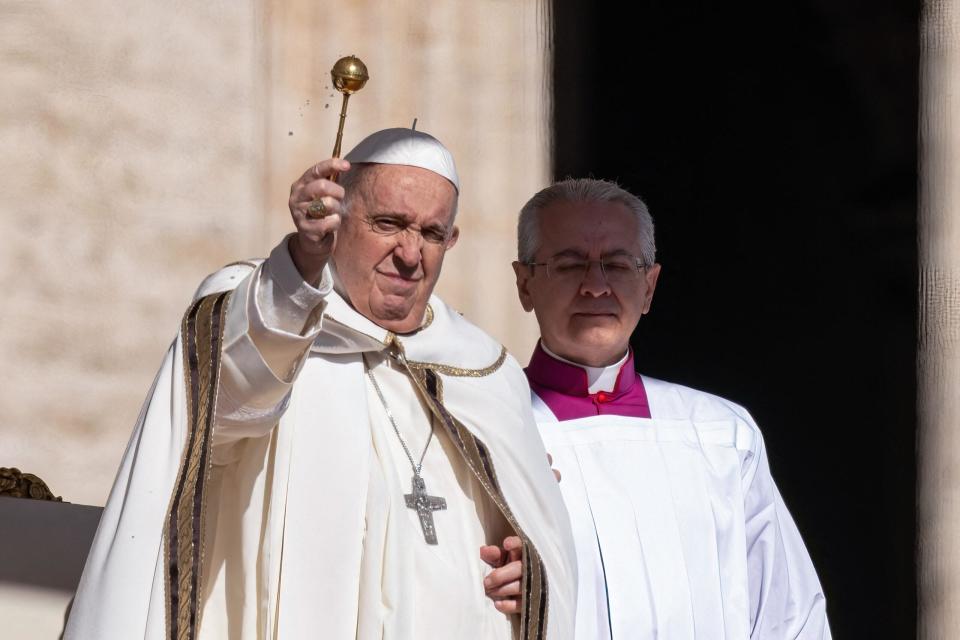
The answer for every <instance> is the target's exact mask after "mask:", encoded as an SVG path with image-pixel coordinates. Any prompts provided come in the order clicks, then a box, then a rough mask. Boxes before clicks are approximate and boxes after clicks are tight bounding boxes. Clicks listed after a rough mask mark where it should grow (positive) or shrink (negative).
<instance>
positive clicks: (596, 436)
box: [484, 179, 830, 640]
mask: <svg viewBox="0 0 960 640" xmlns="http://www.w3.org/2000/svg"><path fill="white" fill-rule="evenodd" d="M518 244H519V247H518V256H519V259H518V260H517V261H516V262H514V263H513V267H514V271H515V272H516V276H517V290H518V292H519V295H520V302H521V304H522V305H523V308H524V310H526V311H533V312H534V313H535V314H536V317H537V322H538V323H539V325H540V330H541V339H540V342H539V344H538V345H537V347H536V350H535V351H534V354H533V357H532V358H531V361H530V365H529V366H528V367H527V369H526V373H527V377H528V379H529V382H530V387H531V390H532V400H533V405H534V413H535V414H536V416H537V420H538V423H539V427H540V433H541V435H542V437H543V439H544V443H545V444H546V449H547V451H549V452H550V453H551V454H552V456H553V460H554V466H555V468H556V469H557V470H558V471H559V472H560V473H561V474H562V479H561V481H560V487H561V491H562V492H563V497H564V501H565V503H566V506H567V509H568V511H569V513H570V517H571V521H572V525H573V530H574V539H575V544H576V547H577V561H578V566H579V584H578V604H577V623H576V637H577V638H578V639H582V640H586V639H588V638H589V639H609V638H615V639H616V638H669V639H670V640H682V639H687V638H690V639H692V638H711V639H714V638H726V639H731V640H733V639H737V640H741V639H744V638H757V639H773V638H776V639H784V640H786V639H787V638H790V639H798V638H804V639H813V638H816V639H818V640H819V639H822V638H829V637H830V631H829V627H828V625H827V619H826V610H825V602H824V596H823V592H822V590H821V588H820V585H819V582H818V580H817V576H816V573H815V571H814V568H813V565H812V563H811V561H810V558H809V556H808V554H807V551H806V549H805V547H804V544H803V541H802V540H801V537H800V534H799V533H798V531H797V528H796V526H795V525H794V523H793V520H792V519H791V517H790V514H789V513H788V511H787V509H786V507H785V506H784V504H783V501H782V499H781V498H780V494H779V492H778V491H777V488H776V486H775V484H774V482H773V479H772V478H771V476H770V469H769V466H768V463H767V456H766V452H765V450H764V445H763V439H762V437H761V434H760V431H759V430H758V429H757V426H756V425H755V424H754V422H753V420H752V418H751V417H750V415H749V413H747V411H746V410H745V409H743V408H742V407H740V406H738V405H736V404H734V403H732V402H728V401H727V400H724V399H722V398H718V397H716V396H712V395H710V394H707V393H703V392H700V391H696V390H694V389H690V388H687V387H683V386H680V385H677V384H672V383H669V382H664V381H662V380H655V379H653V378H649V377H647V376H642V375H639V374H637V373H636V372H635V370H634V359H633V353H632V351H631V350H630V342H629V341H630V336H631V333H632V332H633V330H634V327H635V326H636V325H637V322H638V321H639V320H640V318H641V317H642V316H643V315H644V314H646V313H647V312H649V311H650V303H651V300H652V299H653V293H654V290H655V289H656V285H657V277H658V276H659V274H660V265H659V264H657V263H656V262H655V245H654V234H653V221H652V219H651V217H650V214H649V212H648V211H647V207H646V205H644V203H643V202H642V201H641V200H640V199H639V198H637V197H636V196H634V195H633V194H631V193H629V192H627V191H625V190H624V189H622V188H620V187H619V186H618V185H616V184H614V183H612V182H606V181H603V180H592V179H579V180H565V181H563V182H559V183H557V184H554V185H553V186H551V187H548V188H546V189H544V190H542V191H541V192H539V193H537V194H536V195H535V196H533V198H531V199H530V201H529V202H527V204H526V205H525V206H524V207H523V209H522V211H521V213H520V220H519V225H518ZM516 544H517V541H515V540H508V541H505V542H504V544H503V547H513V546H515V545H516ZM496 551H497V549H496V548H489V549H485V550H484V554H485V555H486V556H488V557H490V558H491V559H493V560H495V559H496V555H497V554H496ZM500 551H501V554H502V552H503V549H500ZM521 573H522V572H521V567H520V566H519V564H518V563H516V562H511V563H507V564H506V565H504V566H501V567H499V568H496V569H495V570H494V571H493V572H492V573H491V575H490V576H489V577H488V591H489V593H490V594H491V596H494V597H497V596H503V595H505V594H509V593H512V592H515V591H516V589H517V585H518V583H517V582H515V580H516V579H517V577H518V576H520V575H521Z"/></svg>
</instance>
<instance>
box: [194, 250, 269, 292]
mask: <svg viewBox="0 0 960 640" xmlns="http://www.w3.org/2000/svg"><path fill="white" fill-rule="evenodd" d="M263 261H264V260H263V258H251V259H249V260H240V261H238V262H232V263H230V264H228V265H226V266H225V267H221V268H220V269H218V270H217V271H214V272H213V273H211V274H210V275H208V276H207V277H206V278H204V279H203V282H201V283H200V286H199V287H197V291H196V293H194V294H193V299H194V301H197V300H199V299H200V298H203V297H205V296H209V295H210V294H212V293H220V292H221V291H231V290H233V289H236V288H237V285H238V284H240V282H241V281H242V280H243V279H244V278H246V277H247V276H248V275H250V273H251V272H252V271H254V270H255V269H256V268H257V267H259V266H260V265H261V264H263Z"/></svg>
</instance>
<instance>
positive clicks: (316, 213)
mask: <svg viewBox="0 0 960 640" xmlns="http://www.w3.org/2000/svg"><path fill="white" fill-rule="evenodd" d="M307 217H308V218H311V219H313V220H318V219H320V218H326V217H327V205H325V204H323V198H317V199H316V200H312V201H311V202H310V204H309V205H307Z"/></svg>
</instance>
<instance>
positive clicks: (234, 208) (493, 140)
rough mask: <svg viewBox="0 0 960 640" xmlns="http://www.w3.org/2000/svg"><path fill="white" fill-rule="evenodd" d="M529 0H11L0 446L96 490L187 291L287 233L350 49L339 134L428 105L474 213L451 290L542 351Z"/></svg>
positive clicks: (4, 136) (2, 28) (6, 10)
mask: <svg viewBox="0 0 960 640" xmlns="http://www.w3.org/2000/svg"><path fill="white" fill-rule="evenodd" d="M536 4H537V3H536V2H535V1H534V0H526V1H524V2H517V1H510V0H480V1H477V2H460V1H458V0H443V1H439V0H438V1H436V2H430V3H419V2H401V1H386V0H384V1H382V2H372V1H371V2H355V3H325V2H315V1H313V2H310V1H307V0H291V1H287V2H276V3H270V2H267V3H266V4H263V3H260V2H255V1H248V2H239V3H229V4H224V3H177V4H173V5H171V4H165V3H157V2H143V1H142V0H131V1H130V2H126V3H124V4H123V7H122V9H121V7H120V5H118V4H117V3H115V2H105V1H104V0H87V1H85V2H83V3H68V2H54V1H52V0H32V1H30V2H17V1H13V2H11V1H9V0H0V77H2V78H4V91H3V97H2V99H0V176H2V177H0V284H2V286H3V291H4V293H5V301H4V304H3V305H0V326H2V327H3V331H2V332H0V466H18V467H20V468H22V469H24V470H27V471H30V472H32V473H36V474H38V475H40V476H41V477H43V478H44V479H46V480H47V481H48V482H49V483H50V485H51V487H52V489H53V490H54V492H56V493H57V494H59V495H63V496H64V498H65V499H66V500H70V501H74V502H78V503H85V504H93V505H100V504H103V502H104V501H105V499H106V495H107V493H108V491H109V487H110V483H111V481H112V478H113V475H114V473H115V469H116V465H117V463H118V460H119V458H120V456H121V454H122V451H123V447H124V445H125V443H126V440H127V438H128V436H129V432H130V428H131V426H132V424H133V422H134V421H135V419H136V415H137V412H138V409H139V406H140V403H141V402H142V400H143V397H144V394H145V393H146V391H147V389H148V387H149V385H150V382H151V380H152V377H153V374H154V371H155V369H156V367H157V366H158V364H159V362H160V359H161V357H162V354H163V352H164V350H165V349H166V348H167V347H168V345H169V343H170V341H171V340H172V338H173V336H174V333H175V331H176V327H177V323H178V320H179V317H180V314H181V313H182V311H183V309H184V307H185V305H186V304H187V303H188V301H189V299H190V296H191V294H192V292H193V287H194V286H195V285H196V284H197V282H198V281H199V280H200V278H202V277H203V276H204V275H205V274H206V273H208V272H210V271H212V270H214V269H216V268H217V267H218V266H220V265H222V264H224V263H226V262H229V261H232V260H234V259H237V258H241V257H249V256H255V255H263V254H264V253H265V252H266V251H267V250H268V249H269V247H270V246H272V245H273V244H274V243H275V242H276V241H277V240H278V239H279V238H280V237H282V235H283V234H284V233H285V232H286V231H288V230H289V228H290V225H289V222H288V218H287V216H288V214H287V211H286V198H287V192H288V188H289V184H290V182H291V181H292V180H293V179H294V178H295V177H296V176H298V175H299V174H300V172H301V171H302V170H303V169H304V168H305V167H307V166H309V165H310V164H311V163H313V162H315V161H316V160H318V159H321V158H323V157H326V156H327V155H328V154H329V152H330V149H331V148H332V144H333V136H334V131H335V127H336V115H337V113H338V109H339V94H337V95H333V92H332V91H331V90H330V84H329V77H328V75H327V71H328V69H329V67H330V66H331V65H332V63H333V61H334V60H335V59H336V58H337V57H339V56H341V55H345V54H348V53H355V54H356V55H358V56H360V57H362V58H363V59H364V60H365V61H366V62H367V64H368V67H369V69H370V73H371V80H370V82H369V84H368V85H367V87H366V88H365V89H364V90H363V92H361V93H360V94H358V95H357V96H356V97H355V98H354V99H353V100H352V101H351V102H352V103H351V111H350V116H349V118H348V122H347V133H346V136H345V140H344V146H345V148H349V147H350V146H352V144H354V143H355V142H357V141H358V140H359V138H360V137H361V136H362V135H363V134H365V133H367V132H369V131H372V130H374V129H377V128H382V127H386V126H407V125H409V124H410V122H411V121H412V119H413V118H414V117H418V118H419V125H418V128H420V129H422V130H425V131H428V132H430V133H433V134H434V135H436V136H438V137H439V138H441V139H442V140H443V141H444V142H445V143H446V144H447V145H448V146H450V148H451V149H452V150H453V152H454V155H455V156H456V158H457V161H458V164H459V169H460V172H461V175H462V181H463V196H462V199H461V216H460V219H459V220H460V224H461V228H462V232H463V233H462V240H461V242H460V244H459V245H458V246H457V247H456V248H455V250H454V251H453V252H452V253H451V254H450V257H449V259H448V262H447V265H446V267H445V271H444V275H443V277H442V278H441V286H440V292H441V293H442V295H444V297H445V298H447V299H448V301H450V302H451V303H452V304H453V305H454V306H455V307H457V308H458V309H460V310H461V311H463V312H464V314H465V315H466V316H467V317H469V318H470V319H472V320H474V321H475V322H477V323H478V324H480V325H481V326H483V327H485V328H486V329H487V330H488V331H490V332H491V333H492V334H493V335H495V336H496V337H498V338H499V339H500V340H502V341H503V342H504V343H505V344H506V345H507V346H508V348H510V349H511V350H513V351H515V352H516V353H517V354H518V356H519V358H520V359H521V361H525V360H526V358H527V356H528V354H529V350H530V349H531V348H532V345H533V341H534V339H535V335H536V331H535V328H534V325H533V322H532V318H530V317H529V316H525V315H524V314H522V312H521V311H520V309H519V305H518V304H517V303H516V296H515V293H514V291H513V284H512V272H511V271H510V268H509V261H510V260H511V259H512V258H513V256H514V246H513V245H514V239H513V233H514V232H513V226H514V219H515V215H516V211H517V209H518V208H519V207H520V205H521V204H522V203H523V201H524V200H525V199H526V198H527V197H528V196H529V195H530V194H532V193H533V191H535V190H536V189H537V188H539V187H541V186H542V185H543V184H544V182H545V180H546V177H547V166H548V164H547V154H546V149H547V141H546V134H547V125H546V121H545V115H544V114H545V113H546V110H545V108H544V96H545V91H544V82H543V73H544V68H545V59H544V55H543V42H542V35H538V34H540V33H541V32H542V29H540V24H539V21H538V18H537V14H536V11H537V9H536ZM333 16H336V18H337V21H336V22H334V21H333V20H332V17H333Z"/></svg>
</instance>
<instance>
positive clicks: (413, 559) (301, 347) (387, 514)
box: [65, 241, 576, 640]
mask: <svg viewBox="0 0 960 640" xmlns="http://www.w3.org/2000/svg"><path fill="white" fill-rule="evenodd" d="M332 280H333V275H332V273H331V272H330V271H329V270H328V271H327V272H326V273H325V274H324V278H323V282H324V283H325V284H324V285H321V287H320V290H318V289H314V288H313V287H311V286H309V285H308V284H307V283H305V282H304V281H303V280H302V278H301V277H300V276H299V273H298V272H297V271H296V268H295V267H294V265H293V263H292V261H291V259H290V256H289V253H288V251H287V248H286V241H284V242H283V243H281V244H280V245H279V246H278V247H277V248H276V249H275V250H274V251H273V253H272V254H271V257H270V258H269V259H268V260H267V261H266V262H264V263H262V264H260V265H259V266H258V265H256V264H239V265H235V266H231V267H227V268H225V269H223V270H221V271H219V272H217V273H216V274H214V275H213V276H211V277H210V278H208V279H207V281H205V282H204V284H203V285H201V289H200V291H198V297H203V296H208V294H211V293H213V292H216V291H223V290H229V289H234V291H233V293H232V294H231V297H230V298H229V301H228V302H226V303H225V304H226V307H225V311H223V313H224V314H225V315H224V316H223V317H224V318H225V319H224V321H223V325H224V330H223V334H222V336H223V337H222V341H223V348H222V363H221V364H220V366H219V372H220V374H219V387H218V388H219V391H218V392H217V393H216V405H215V414H213V415H214V416H215V418H214V420H213V428H212V436H211V437H212V445H211V450H212V458H213V459H212V464H211V466H210V471H209V475H208V476H207V477H208V480H209V482H208V485H207V487H208V489H207V491H208V493H207V494H206V496H205V497H204V498H203V503H202V504H203V512H202V517H201V518H198V520H202V522H203V523H204V526H205V534H204V537H201V538H198V540H200V542H197V543H196V544H195V545H194V547H193V548H195V549H196V550H197V551H199V556H198V557H199V558H201V560H202V562H201V563H200V564H202V567H203V571H202V573H201V575H202V581H200V583H201V586H202V591H203V595H202V598H200V597H199V596H197V597H198V598H199V599H198V601H197V604H196V607H195V608H196V609H197V611H196V614H197V615H198V616H199V614H200V613H201V611H202V617H199V620H200V624H199V634H198V637H199V638H229V639H230V640H253V639H256V640H261V639H266V638H275V639H282V640H300V639H304V640H306V639H308V638H309V639H311V640H312V639H315V638H332V639H348V638H349V639H353V638H360V639H362V640H368V639H375V638H377V639H379V638H384V639H398V640H405V639H412V638H415V637H417V638H423V637H441V636H444V637H446V636H447V634H452V636H457V637H481V638H493V637H502V638H508V637H510V635H511V628H510V622H509V621H507V620H506V619H505V618H504V617H503V616H502V615H501V614H499V613H498V612H496V611H495V609H493V607H492V605H491V604H490V602H489V601H488V600H487V599H486V597H485V596H484V594H483V588H482V576H483V573H484V571H485V570H484V568H483V566H482V564H481V562H480V560H479V545H480V544H483V543H485V542H499V540H497V538H498V537H499V536H501V535H503V534H504V533H505V532H507V531H510V532H512V531H515V530H519V532H522V534H521V535H522V536H523V537H524V538H525V540H526V541H527V543H528V545H527V547H526V549H527V550H528V551H529V553H527V552H526V551H525V560H526V561H527V562H539V566H540V567H541V569H540V572H539V573H538V572H537V571H534V572H533V575H541V576H543V583H537V584H533V583H532V582H531V583H530V584H529V585H528V586H529V593H530V594H539V595H531V596H530V598H529V600H528V599H527V598H526V596H525V600H528V601H529V602H531V603H534V604H533V608H532V609H530V608H528V610H527V611H525V613H524V619H525V620H526V621H527V622H528V623H530V624H531V625H533V626H529V627H525V626H524V625H522V624H518V625H516V626H517V627H518V629H519V630H520V631H519V632H520V633H526V637H531V638H532V637H536V634H532V633H531V632H530V631H529V629H531V628H533V627H534V626H536V625H535V623H536V621H537V620H544V619H545V621H546V622H545V624H543V625H542V629H541V630H540V631H538V632H537V634H540V633H541V632H542V637H546V638H550V639H553V638H571V637H572V629H573V624H574V622H573V617H574V610H575V590H576V587H575V584H576V565H575V551H574V546H573V540H572V534H571V532H570V525H569V521H568V518H567V514H566V510H565V508H564V506H563V501H562V497H561V495H560V491H559V489H558V487H557V484H556V481H555V480H554V479H553V476H552V474H551V473H550V470H549V467H548V466H547V465H546V463H545V456H546V453H545V451H544V449H543V445H542V443H541V442H540V439H539V437H538V436H537V431H536V427H535V424H534V420H533V415H532V413H531V411H530V407H529V402H528V396H527V392H528V387H527V384H526V380H525V378H524V376H523V372H522V371H521V369H520V367H519V366H518V365H517V364H516V361H515V360H513V358H511V357H509V356H506V354H505V353H504V352H503V351H502V348H501V347H500V346H499V345H497V344H496V343H495V342H494V341H492V340H491V339H490V338H489V337H488V336H487V335H486V334H484V333H483V332H482V331H480V330H479V329H477V328H476V327H474V326H473V325H471V324H470V323H468V322H466V321H465V320H464V319H463V318H462V317H460V315H459V314H457V313H456V312H454V311H452V310H451V309H450V308H449V307H447V306H446V305H445V304H444V303H443V302H442V301H441V300H439V299H438V298H436V297H433V298H431V301H430V310H431V313H430V314H428V318H427V320H428V323H425V326H424V327H422V328H421V329H420V330H419V331H417V332H415V333H413V334H410V335H406V336H393V335H392V334H390V333H389V332H387V331H385V330H384V329H382V328H380V327H378V326H377V325H375V324H373V323H372V322H371V321H369V320H367V319H366V318H365V317H363V316H361V315H360V314H358V313H357V312H355V311H354V310H353V309H352V308H351V307H350V306H349V305H348V304H347V303H346V302H345V301H344V299H343V298H341V297H340V296H339V295H338V294H337V293H336V292H334V291H332V285H331V283H332ZM209 299H210V298H209V297H207V298H204V300H209ZM184 326H185V327H186V326H187V324H186V321H185V325H184ZM185 340H186V338H185V337H184V336H183V335H180V336H178V338H177V341H176V342H175V343H174V345H173V346H172V347H171V348H170V351H169V352H168V354H167V357H166V359H165V361H164V364H163V366H162V367H161V369H160V372H159V374H158V376H157V378H156V380H155V382H154V385H153V388H152V390H151V393H150V395H149V396H148V399H147V402H146V404H145V405H144V408H143V410H142V412H141V416H140V419H139V421H138V424H137V426H136V428H135V430H134V433H133V436H132V438H131V441H130V444H129V446H128V448H127V451H126V453H125V455H124V458H123V461H122V463H121V467H120V471H119V473H118V476H117V480H116V482H115V484H114V487H113V490H112V491H111V495H110V498H109V501H108V503H107V506H106V508H105V509H104V514H103V517H102V520H101V524H100V527H99V529H98V531H97V535H96V537H95V539H94V543H93V546H92V549H91V552H90V555H89V557H88V560H87V565H86V567H85V569H84V573H83V577H82V579H81V583H80V587H79V589H78V592H77V596H76V599H75V601H74V605H73V609H72V612H71V615H70V619H69V621H68V626H67V631H66V635H65V637H66V638H67V640H87V639H90V640H112V639H115V638H116V639H124V640H126V639H130V638H144V639H150V640H159V639H161V638H166V637H169V635H170V631H169V629H168V626H169V621H170V615H169V614H167V612H165V607H166V606H167V605H166V604H165V597H169V593H170V591H175V590H177V589H178V588H179V586H178V585H172V586H171V585H169V584H167V583H166V581H167V580H168V569H169V566H170V564H171V560H170V558H168V556H167V554H168V552H167V551H166V550H165V542H167V546H168V547H169V546H170V545H169V540H168V539H167V536H168V533H167V532H168V529H165V526H166V523H167V521H168V520H165V517H166V516H167V510H168V507H169V506H170V505H171V504H172V502H171V495H172V492H173V490H174V485H175V483H177V482H179V481H178V480H177V478H178V468H181V459H182V458H185V456H186V453H185V450H186V449H188V448H189V446H188V444H189V442H192V441H189V434H188V431H189V428H188V422H189V417H188V415H187V414H188V410H190V407H188V406H186V405H187V403H186V402H185V397H186V395H187V394H186V391H187V390H185V389H184V386H185V382H184V373H183V372H184V369H185V366H186V367H192V366H193V364H192V362H187V363H186V364H185V363H184V361H183V360H184V353H186V351H184V350H183V349H182V348H181V345H182V343H184V342H185ZM391 344H393V345H395V346H394V349H397V348H398V347H396V345H400V348H402V351H403V354H404V355H405V358H406V361H407V363H408V366H409V367H410V369H409V371H418V372H421V373H423V376H424V377H423V380H432V381H433V383H434V391H435V392H436V393H437V394H438V395H439V396H442V400H441V402H440V404H439V409H437V408H436V407H437V406H438V405H430V406H431V407H434V416H433V417H430V416H429V415H428V414H427V412H426V411H427V404H425V403H424V396H423V394H419V395H418V394H417V393H416V390H415V388H414V386H413V384H414V379H413V377H412V376H411V375H409V374H408V373H407V371H408V370H405V369H404V368H402V367H401V368H397V367H396V366H393V365H389V364H387V363H386V362H385V359H386V354H387V352H388V348H389V345H391ZM191 353H192V352H191ZM188 359H189V358H188ZM365 359H366V360H367V362H368V363H369V365H370V366H371V367H372V368H373V372H374V375H375V376H376V378H377V381H378V383H379V384H380V385H381V387H382V389H383V392H384V395H385V397H386V400H387V403H388V405H389V406H390V409H391V411H392V412H393V413H394V417H395V418H396V419H397V421H398V428H399V429H400V431H401V434H402V435H403V437H404V439H405V440H406V442H407V443H408V445H409V447H410V449H411V451H415V452H416V454H415V455H417V456H418V457H419V454H420V452H421V451H423V445H424V444H425V441H426V436H427V434H428V433H429V427H430V424H431V421H432V422H433V423H434V426H435V429H436V431H437V432H438V433H437V435H435V436H434V442H433V443H432V444H431V446H430V448H429V449H428V450H427V455H426V458H425V461H424V467H423V476H424V479H425V481H426V486H427V489H428V491H429V492H430V494H431V495H442V496H443V497H444V498H445V499H446V500H447V503H448V507H447V509H446V510H443V511H436V512H434V514H433V515H434V521H435V523H436V530H437V537H438V539H439V545H438V546H437V547H429V546H428V545H426V543H425V541H424V537H423V534H422V532H421V528H420V524H419V520H418V518H417V516H416V514H415V513H414V512H413V511H412V510H410V509H408V508H406V505H405V501H404V497H403V494H406V493H409V492H410V490H411V486H410V479H411V475H412V471H411V468H410V465H409V461H408V460H407V459H406V456H405V454H404V453H403V450H402V447H401V446H400V444H399V439H398V438H397V436H396V434H395V433H394V432H393V428H392V426H391V425H390V423H389V420H387V419H386V412H385V410H384V409H383V407H382V405H381V403H380V401H379V398H378V397H377V396H376V395H375V394H374V392H373V391H372V387H371V384H370V381H369V379H368V378H367V376H366V375H365V370H366V365H365ZM191 370H192V369H191ZM424 372H425V373H424ZM418 380H420V378H418ZM420 384H422V380H421V381H420ZM191 397H192V396H191ZM194 410H195V407H194ZM443 411H449V413H448V414H443V415H446V416H448V417H449V416H450V415H452V419H445V420H446V421H445V422H444V423H443V424H448V425H449V424H454V425H456V426H457V429H464V430H463V431H457V429H453V430H451V429H450V428H449V427H444V426H443V424H441V421H440V420H439V419H438V418H437V415H439V413H438V412H443ZM451 434H452V435H451ZM454 438H456V439H457V440H458V443H457V446H460V443H466V444H465V445H463V446H464V447H466V449H462V450H458V448H457V446H454V442H453V439H454ZM471 447H472V448H471ZM464 450H465V451H468V454H469V455H468V454H463V453H462V451H464ZM541 460H543V461H544V463H543V464H540V463H539V462H536V463H531V461H541ZM201 476H202V474H201ZM201 484H202V482H201ZM490 486H493V489H492V490H490V489H489V487H490ZM485 487H486V488H485ZM197 504H200V503H199V502H198V503H197ZM498 505H499V506H498ZM198 508H199V507H198ZM191 539H192V538H191ZM202 540H205V543H203V542H202ZM180 544H181V545H184V544H189V540H188V541H187V542H186V543H183V542H181V543H180ZM181 548H185V547H183V546H181ZM540 596H542V597H540ZM536 598H539V600H536ZM536 602H540V603H541V604H540V606H539V607H537V605H536ZM186 613H187V614H190V613H191V612H190V611H187V612H186ZM185 615H186V614H185ZM191 615H192V614H191ZM184 620H187V621H189V622H190V623H191V624H193V622H192V621H193V618H191V617H190V616H189V615H186V617H184ZM531 621H532V622H531ZM464 630H466V631H464ZM464 633H466V636H464V635H463V634H464ZM474 633H476V634H477V635H473V634H474ZM438 634H439V635H438ZM452 636H450V637H452Z"/></svg>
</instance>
